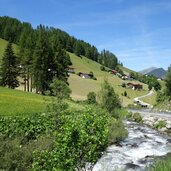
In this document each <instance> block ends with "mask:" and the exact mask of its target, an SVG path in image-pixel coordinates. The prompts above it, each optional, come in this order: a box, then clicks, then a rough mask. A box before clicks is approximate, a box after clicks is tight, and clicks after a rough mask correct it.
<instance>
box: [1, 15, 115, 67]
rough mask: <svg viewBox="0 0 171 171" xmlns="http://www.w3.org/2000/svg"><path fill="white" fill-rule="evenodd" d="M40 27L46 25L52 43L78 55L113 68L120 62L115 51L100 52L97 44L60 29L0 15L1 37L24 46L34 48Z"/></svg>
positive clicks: (48, 38)
mask: <svg viewBox="0 0 171 171" xmlns="http://www.w3.org/2000/svg"><path fill="white" fill-rule="evenodd" d="M40 27H45V30H46V33H47V34H48V37H46V39H47V40H48V41H49V42H50V43H51V44H54V45H57V44H58V45H59V44H60V46H61V48H62V49H65V50H66V51H68V52H71V53H75V54H76V55H77V56H81V55H83V56H85V57H87V58H89V59H92V60H94V61H96V62H99V63H100V64H102V65H104V66H106V67H110V68H112V69H114V68H115V67H116V66H117V64H118V60H117V57H116V56H115V55H114V54H113V53H111V52H109V51H107V50H103V51H102V52H98V50H97V48H96V47H95V46H93V45H91V44H89V43H87V42H85V41H83V40H79V39H76V38H75V37H73V36H70V35H69V34H68V33H66V32H64V31H62V30H60V29H57V28H54V27H46V26H42V25H40V26H38V27H37V28H36V29H34V28H33V27H32V26H31V24H30V23H27V22H20V21H19V20H17V19H15V18H10V17H7V16H5V17H0V38H2V39H5V40H7V41H10V42H12V43H15V44H17V45H19V46H21V47H22V48H27V49H33V48H34V47H35V45H36V40H37V36H38V34H39V31H40Z"/></svg>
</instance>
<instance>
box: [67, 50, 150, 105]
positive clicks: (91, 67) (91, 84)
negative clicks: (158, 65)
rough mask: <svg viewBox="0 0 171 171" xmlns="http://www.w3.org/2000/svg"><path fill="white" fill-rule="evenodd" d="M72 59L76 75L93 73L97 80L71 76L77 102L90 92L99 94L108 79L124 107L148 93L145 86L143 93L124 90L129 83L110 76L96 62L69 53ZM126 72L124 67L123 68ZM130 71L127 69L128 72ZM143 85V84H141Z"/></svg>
mask: <svg viewBox="0 0 171 171" xmlns="http://www.w3.org/2000/svg"><path fill="white" fill-rule="evenodd" d="M69 55H70V57H71V61H72V63H73V66H72V67H74V68H75V71H76V73H78V72H86V73H89V72H91V71H92V72H93V73H94V76H95V77H96V78H97V80H91V79H83V78H81V77H79V76H78V75H77V74H70V77H69V85H70V88H71V90H72V95H71V96H72V98H73V99H75V100H84V99H86V96H87V94H88V93H89V92H91V91H94V92H96V93H97V92H98V91H99V90H100V88H101V84H102V83H103V81H104V79H107V80H108V81H109V83H111V85H112V86H113V87H114V89H115V92H116V93H117V94H118V95H119V97H120V99H121V101H122V104H123V105H124V106H126V105H128V104H132V103H133V98H135V97H137V96H141V95H144V94H147V93H148V88H147V85H145V84H143V87H144V90H143V91H134V90H132V89H128V88H123V87H122V86H121V85H122V83H123V82H125V83H128V82H129V81H126V80H122V79H120V78H118V77H117V76H115V75H112V74H109V73H108V72H105V71H101V70H100V64H99V63H97V62H94V61H92V60H90V59H87V58H85V57H82V58H80V57H78V56H76V55H75V54H72V53H69ZM122 69H123V70H124V67H123V68H122ZM127 71H128V70H127V69H126V72H127ZM134 82H135V83H139V82H138V81H134ZM141 84H142V83H141ZM124 91H126V92H127V94H128V97H124V96H122V93H124Z"/></svg>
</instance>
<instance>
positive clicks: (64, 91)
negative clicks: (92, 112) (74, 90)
mask: <svg viewBox="0 0 171 171" xmlns="http://www.w3.org/2000/svg"><path fill="white" fill-rule="evenodd" d="M50 88H51V91H52V95H54V96H56V97H57V98H59V99H66V98H69V97H70V93H71V90H70V88H69V87H68V85H67V84H66V83H65V82H63V81H61V80H57V79H54V80H53V83H52V84H51V85H50Z"/></svg>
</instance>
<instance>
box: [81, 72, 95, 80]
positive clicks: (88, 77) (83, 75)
mask: <svg viewBox="0 0 171 171" xmlns="http://www.w3.org/2000/svg"><path fill="white" fill-rule="evenodd" d="M78 75H79V76H80V77H82V78H87V79H91V78H93V75H92V74H87V73H82V72H80V73H79V74H78Z"/></svg>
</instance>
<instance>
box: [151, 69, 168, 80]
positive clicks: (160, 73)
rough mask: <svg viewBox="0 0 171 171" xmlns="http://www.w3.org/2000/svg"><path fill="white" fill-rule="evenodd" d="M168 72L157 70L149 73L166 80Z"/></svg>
mask: <svg viewBox="0 0 171 171" xmlns="http://www.w3.org/2000/svg"><path fill="white" fill-rule="evenodd" d="M166 73H167V72H166V71H165V70H164V69H163V68H157V69H154V70H153V71H151V72H149V73H148V75H153V76H155V77H157V78H164V77H165V76H166Z"/></svg>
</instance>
